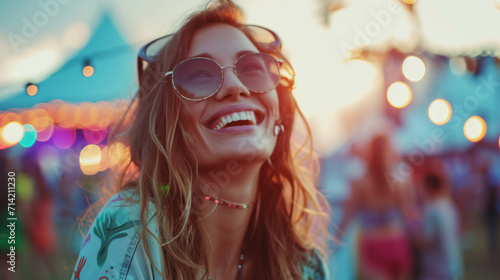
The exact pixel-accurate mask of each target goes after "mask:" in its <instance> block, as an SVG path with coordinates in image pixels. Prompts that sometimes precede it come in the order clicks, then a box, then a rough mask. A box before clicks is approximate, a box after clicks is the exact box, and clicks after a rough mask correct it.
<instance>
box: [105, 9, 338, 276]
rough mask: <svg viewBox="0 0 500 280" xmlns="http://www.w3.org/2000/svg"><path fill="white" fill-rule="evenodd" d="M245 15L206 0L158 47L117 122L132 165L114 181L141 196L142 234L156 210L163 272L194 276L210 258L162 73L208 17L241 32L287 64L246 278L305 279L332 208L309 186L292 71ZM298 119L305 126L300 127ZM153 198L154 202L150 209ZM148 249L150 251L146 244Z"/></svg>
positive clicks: (192, 158) (310, 158)
mask: <svg viewBox="0 0 500 280" xmlns="http://www.w3.org/2000/svg"><path fill="white" fill-rule="evenodd" d="M243 22H244V15H243V13H242V11H241V10H240V8H239V7H238V6H236V5H235V4H234V3H232V2H231V1H228V0H220V1H215V2H212V3H209V4H208V5H207V6H206V7H205V9H203V10H201V11H199V12H196V13H194V14H192V15H191V16H189V17H188V18H187V19H186V21H185V22H184V24H183V25H182V26H181V27H180V29H179V30H178V31H177V32H176V33H175V34H174V35H173V36H172V38H171V40H170V41H169V42H168V43H167V44H166V45H165V47H163V49H162V50H161V51H160V53H159V54H158V58H159V59H158V62H156V63H150V64H149V65H148V67H147V68H146V69H145V72H144V75H142V78H141V80H140V81H139V84H140V88H139V90H138V92H137V94H136V96H135V98H134V100H133V101H132V102H131V106H130V107H129V110H128V111H129V112H128V113H127V114H128V115H129V116H131V117H130V118H131V123H132V124H131V125H130V126H128V127H127V126H126V125H125V124H124V122H120V123H119V124H118V126H117V128H116V129H115V133H114V135H115V137H114V138H113V139H115V141H120V142H122V143H125V144H126V145H128V146H129V147H130V162H129V163H128V166H127V167H126V168H125V169H124V171H123V173H122V175H121V177H120V179H119V180H120V182H119V184H118V185H119V186H122V187H120V188H121V189H124V188H128V189H132V190H134V191H135V192H137V193H138V194H139V196H140V205H141V207H140V209H141V223H142V230H141V233H140V234H141V238H142V240H144V241H145V240H146V235H147V234H148V229H147V227H146V222H147V217H148V214H149V213H150V212H151V211H156V215H157V221H158V228H159V234H157V238H158V241H159V242H160V244H161V249H162V252H163V262H162V267H161V271H162V277H163V278H165V279H179V280H182V279H196V278H197V277H199V272H200V271H203V268H204V267H206V265H207V263H208V261H207V253H206V250H205V248H206V247H205V244H203V240H204V238H203V236H204V234H205V232H204V229H203V228H202V227H201V226H200V223H199V220H200V218H201V217H200V216H199V211H196V207H197V205H196V203H197V200H196V195H195V194H194V192H196V189H195V188H194V184H195V182H196V180H197V176H198V173H197V172H198V170H197V166H198V165H197V162H196V155H195V154H192V152H191V149H190V148H189V146H190V144H189V141H190V139H189V136H187V134H186V133H185V131H184V129H183V123H182V119H181V118H180V113H181V107H182V106H184V104H183V103H182V102H183V101H182V100H181V98H180V97H179V96H178V95H177V94H176V93H175V92H174V90H173V87H172V84H171V80H170V79H164V78H163V73H165V72H167V71H169V70H171V69H173V67H174V66H175V65H176V64H177V63H179V62H180V61H182V60H183V59H185V58H186V57H187V52H188V49H189V46H190V41H191V38H192V37H193V34H194V33H195V32H196V30H198V29H199V28H201V27H203V26H206V25H209V24H213V23H225V24H229V25H232V26H234V27H236V28H238V29H240V30H241V31H243V32H244V33H245V34H246V35H247V37H248V38H249V39H250V40H251V41H252V42H253V43H254V44H255V46H256V47H257V48H258V49H259V51H261V52H265V53H269V54H271V55H273V56H275V57H277V58H280V59H282V60H283V61H284V63H283V66H282V67H281V72H282V78H281V81H280V83H279V85H278V87H277V89H276V90H277V93H278V99H279V112H280V117H281V119H282V121H283V125H284V127H285V132H284V133H281V134H279V136H278V139H277V143H276V147H275V149H274V151H273V153H272V155H271V157H270V161H269V162H266V163H264V164H263V166H262V168H261V170H260V174H259V189H258V199H257V201H258V202H257V205H256V207H252V208H251V209H252V211H253V213H252V218H251V222H250V225H249V229H248V231H247V234H246V236H245V244H246V247H245V248H246V249H245V257H246V258H251V259H252V260H253V263H254V265H255V267H258V268H259V269H253V270H252V271H251V272H250V274H251V278H252V279H297V278H301V276H302V273H303V271H302V267H303V265H304V264H305V263H306V262H307V259H308V257H310V255H311V254H312V252H313V250H316V251H317V252H319V253H320V254H322V255H323V256H324V257H325V256H326V252H325V250H326V245H327V223H328V222H329V214H328V213H329V208H328V203H327V202H326V200H325V198H324V197H323V196H322V194H321V193H320V192H319V191H318V190H317V188H316V187H315V184H316V183H317V182H315V178H316V175H317V173H318V171H319V167H318V165H317V161H316V159H315V156H314V154H313V152H312V141H311V132H310V129H309V127H308V125H307V122H306V121H305V118H304V116H303V114H302V112H301V111H300V110H299V108H298V106H297V103H296V101H295V98H294V97H293V95H292V89H293V88H294V77H295V73H294V70H293V68H292V66H291V65H290V63H289V61H288V60H287V59H286V58H285V57H284V55H283V54H282V52H281V50H280V49H277V48H272V47H270V46H269V45H263V44H260V43H258V41H257V40H256V39H255V38H253V37H252V36H253V35H252V33H251V32H250V31H249V29H248V28H247V26H246V25H245V24H244V23H243ZM124 119H126V118H125V117H124ZM297 121H299V122H298V123H301V124H302V125H300V128H301V129H297V127H299V125H297V124H298V123H297ZM294 128H295V130H294ZM118 131H119V132H120V133H118ZM292 132H293V133H292ZM299 132H302V133H299ZM292 136H293V137H292ZM296 139H299V140H300V141H296ZM130 170H135V174H136V176H129V174H130V173H131V172H130ZM149 201H151V202H153V204H154V205H155V209H150V208H149V207H148V202H149ZM149 234H152V233H151V232H149ZM153 235H154V234H153ZM145 242H146V241H145ZM144 247H145V249H146V252H147V253H148V257H149V258H150V255H149V251H148V247H147V246H146V245H145V246H144ZM155 269H157V270H158V271H159V270H160V268H155ZM205 276H206V275H205Z"/></svg>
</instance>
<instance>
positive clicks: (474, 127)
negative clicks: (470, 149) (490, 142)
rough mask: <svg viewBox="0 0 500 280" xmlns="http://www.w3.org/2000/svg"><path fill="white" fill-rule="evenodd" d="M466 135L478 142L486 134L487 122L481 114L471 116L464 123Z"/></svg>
mask: <svg viewBox="0 0 500 280" xmlns="http://www.w3.org/2000/svg"><path fill="white" fill-rule="evenodd" d="M464 135H465V137H466V138H467V139H468V140H469V141H471V142H478V141H480V140H481V139H483V137H484V135H486V122H485V121H484V120H483V119H482V118H481V117H479V116H472V117H470V118H469V119H468V120H467V121H466V122H465V124H464Z"/></svg>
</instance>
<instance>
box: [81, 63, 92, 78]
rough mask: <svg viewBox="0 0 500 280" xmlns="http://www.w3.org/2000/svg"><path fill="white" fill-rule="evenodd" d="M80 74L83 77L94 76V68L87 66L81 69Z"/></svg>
mask: <svg viewBox="0 0 500 280" xmlns="http://www.w3.org/2000/svg"><path fill="white" fill-rule="evenodd" d="M82 73H83V75H84V76H85V77H91V76H92V75H94V67H92V66H91V65H87V66H85V67H83V70H82Z"/></svg>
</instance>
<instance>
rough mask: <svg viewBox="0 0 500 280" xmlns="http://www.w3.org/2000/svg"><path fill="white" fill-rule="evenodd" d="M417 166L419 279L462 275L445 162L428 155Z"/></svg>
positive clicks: (456, 218)
mask: <svg viewBox="0 0 500 280" xmlns="http://www.w3.org/2000/svg"><path fill="white" fill-rule="evenodd" d="M420 169H421V170H420V172H419V173H420V176H419V177H420V180H419V182H418V188H419V191H420V193H421V195H422V203H423V205H422V208H423V209H422V211H423V215H422V216H423V220H422V226H421V232H420V233H417V234H416V235H415V236H414V238H415V240H416V243H417V244H418V249H419V256H420V258H421V261H420V269H419V275H420V276H419V279H421V280H441V279H453V280H455V279H462V277H463V265H462V259H461V255H462V254H461V250H460V225H459V217H458V212H457V210H456V207H455V205H454V204H453V202H452V199H451V184H450V177H449V175H448V174H447V170H446V165H445V162H444V161H443V160H442V159H440V158H438V157H430V158H427V159H426V160H425V161H424V163H423V164H422V165H421V168H420Z"/></svg>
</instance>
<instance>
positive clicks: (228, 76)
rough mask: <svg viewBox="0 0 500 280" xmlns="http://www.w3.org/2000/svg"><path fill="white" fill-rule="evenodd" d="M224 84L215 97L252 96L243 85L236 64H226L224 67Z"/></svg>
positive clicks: (219, 98)
mask: <svg viewBox="0 0 500 280" xmlns="http://www.w3.org/2000/svg"><path fill="white" fill-rule="evenodd" d="M222 71H223V74H222V77H223V79H222V86H221V88H220V89H219V91H218V92H217V93H216V94H215V99H217V100H223V99H226V98H231V97H232V98H238V97H239V96H250V91H249V90H248V89H247V88H246V87H245V85H243V83H242V82H241V81H240V79H239V78H238V76H237V75H236V71H235V69H234V66H226V67H223V68H222Z"/></svg>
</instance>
